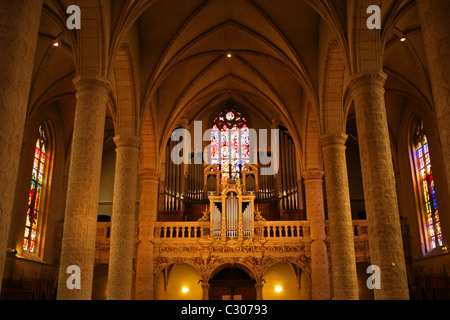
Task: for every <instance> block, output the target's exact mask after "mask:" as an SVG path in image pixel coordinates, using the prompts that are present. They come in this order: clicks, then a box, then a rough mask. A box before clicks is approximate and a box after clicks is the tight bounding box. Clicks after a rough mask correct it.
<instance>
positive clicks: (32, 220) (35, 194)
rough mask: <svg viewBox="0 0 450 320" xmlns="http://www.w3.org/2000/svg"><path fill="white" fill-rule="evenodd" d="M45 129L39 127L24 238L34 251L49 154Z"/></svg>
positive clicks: (26, 244) (25, 243)
mask: <svg viewBox="0 0 450 320" xmlns="http://www.w3.org/2000/svg"><path fill="white" fill-rule="evenodd" d="M46 141H47V138H46V135H45V131H44V129H43V127H42V126H41V127H40V128H39V138H38V139H37V141H36V147H35V151H34V160H33V170H32V174H31V186H30V193H29V196H28V209H27V217H26V223H25V232H24V240H23V249H24V250H27V251H29V252H34V251H35V248H36V239H37V232H38V221H39V213H40V205H41V203H40V198H41V194H42V187H43V182H44V176H45V169H46V162H47V154H46V143H47V142H46Z"/></svg>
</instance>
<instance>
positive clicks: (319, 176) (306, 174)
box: [302, 169, 325, 182]
mask: <svg viewBox="0 0 450 320" xmlns="http://www.w3.org/2000/svg"><path fill="white" fill-rule="evenodd" d="M324 174H325V173H324V171H322V170H320V169H309V170H306V171H303V172H302V177H303V179H304V180H305V182H308V181H311V180H320V181H322V180H323V176H324Z"/></svg>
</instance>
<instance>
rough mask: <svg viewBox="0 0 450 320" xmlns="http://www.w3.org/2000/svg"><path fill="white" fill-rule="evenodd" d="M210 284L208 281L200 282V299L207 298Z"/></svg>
mask: <svg viewBox="0 0 450 320" xmlns="http://www.w3.org/2000/svg"><path fill="white" fill-rule="evenodd" d="M210 287H211V286H210V285H209V284H208V283H202V293H203V295H202V300H209V288H210Z"/></svg>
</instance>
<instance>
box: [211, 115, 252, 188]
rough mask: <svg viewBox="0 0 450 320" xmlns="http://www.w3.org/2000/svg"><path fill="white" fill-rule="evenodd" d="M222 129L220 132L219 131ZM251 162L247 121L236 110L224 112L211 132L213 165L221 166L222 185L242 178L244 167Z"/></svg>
mask: <svg viewBox="0 0 450 320" xmlns="http://www.w3.org/2000/svg"><path fill="white" fill-rule="evenodd" d="M219 128H220V130H219ZM249 162H250V146H249V130H248V128H247V120H246V119H245V117H244V116H242V114H241V113H240V112H238V111H236V110H234V109H226V110H224V111H222V112H221V113H220V114H219V115H218V116H217V117H216V118H215V119H214V125H213V128H212V131H211V163H212V164H219V165H220V168H221V172H222V177H221V180H222V183H226V182H227V181H228V180H229V179H232V180H236V179H239V178H240V175H241V170H242V167H243V165H244V164H245V163H249Z"/></svg>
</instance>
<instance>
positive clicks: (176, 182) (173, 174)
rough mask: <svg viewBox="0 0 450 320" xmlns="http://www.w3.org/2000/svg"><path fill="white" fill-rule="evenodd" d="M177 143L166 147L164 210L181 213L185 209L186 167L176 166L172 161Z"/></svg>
mask: <svg viewBox="0 0 450 320" xmlns="http://www.w3.org/2000/svg"><path fill="white" fill-rule="evenodd" d="M176 144H177V142H174V141H169V142H168V144H167V146H166V160H165V161H166V163H165V172H164V177H165V178H164V210H165V211H179V210H183V208H184V201H183V194H184V188H185V179H184V177H185V175H184V170H185V165H184V164H180V165H176V164H174V163H173V162H172V161H171V160H170V159H171V152H172V149H173V148H174V147H175V145H176Z"/></svg>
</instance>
